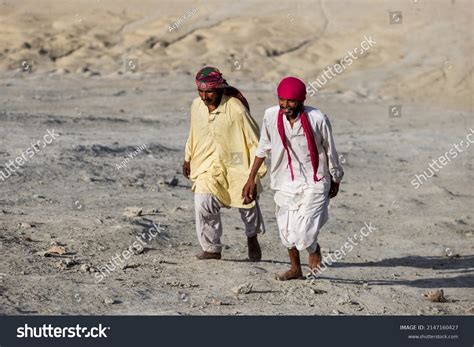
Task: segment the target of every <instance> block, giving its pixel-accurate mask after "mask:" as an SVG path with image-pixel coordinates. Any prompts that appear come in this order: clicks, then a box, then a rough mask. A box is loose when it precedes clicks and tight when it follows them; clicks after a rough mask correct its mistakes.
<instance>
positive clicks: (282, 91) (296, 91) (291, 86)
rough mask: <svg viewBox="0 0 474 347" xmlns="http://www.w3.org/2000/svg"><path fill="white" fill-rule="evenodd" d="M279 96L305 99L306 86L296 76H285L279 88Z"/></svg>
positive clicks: (290, 98)
mask: <svg viewBox="0 0 474 347" xmlns="http://www.w3.org/2000/svg"><path fill="white" fill-rule="evenodd" d="M277 93H278V96H279V97H280V98H283V99H287V100H299V101H304V100H305V99H306V86H305V85H304V83H303V81H301V80H300V79H298V78H296V77H285V78H284V79H282V80H281V82H280V84H279V85H278V89H277Z"/></svg>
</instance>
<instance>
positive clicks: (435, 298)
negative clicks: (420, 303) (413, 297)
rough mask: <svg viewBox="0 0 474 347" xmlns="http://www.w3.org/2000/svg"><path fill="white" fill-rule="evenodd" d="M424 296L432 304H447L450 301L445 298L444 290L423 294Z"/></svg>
mask: <svg viewBox="0 0 474 347" xmlns="http://www.w3.org/2000/svg"><path fill="white" fill-rule="evenodd" d="M423 296H424V297H425V298H427V299H428V300H429V301H431V302H447V301H448V300H446V298H445V297H444V291H443V290H442V289H437V290H434V291H431V292H429V293H425V294H423Z"/></svg>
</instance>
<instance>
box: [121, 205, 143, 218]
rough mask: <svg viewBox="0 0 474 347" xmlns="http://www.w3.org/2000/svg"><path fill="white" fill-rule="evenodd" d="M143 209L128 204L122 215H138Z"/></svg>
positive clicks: (128, 216)
mask: <svg viewBox="0 0 474 347" xmlns="http://www.w3.org/2000/svg"><path fill="white" fill-rule="evenodd" d="M142 212H143V209H142V208H141V207H137V206H130V207H126V208H125V212H124V213H123V215H124V216H125V217H127V218H133V217H139V216H141V215H142Z"/></svg>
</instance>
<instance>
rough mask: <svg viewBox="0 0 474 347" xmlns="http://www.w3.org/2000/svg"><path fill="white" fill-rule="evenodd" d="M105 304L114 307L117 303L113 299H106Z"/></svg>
mask: <svg viewBox="0 0 474 347" xmlns="http://www.w3.org/2000/svg"><path fill="white" fill-rule="evenodd" d="M104 303H105V304H107V305H113V304H115V303H116V301H115V300H114V299H111V298H105V299H104Z"/></svg>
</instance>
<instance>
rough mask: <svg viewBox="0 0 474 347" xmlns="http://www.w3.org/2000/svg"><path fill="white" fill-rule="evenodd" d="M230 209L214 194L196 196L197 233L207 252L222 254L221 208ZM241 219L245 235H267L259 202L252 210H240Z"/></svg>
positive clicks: (198, 194) (256, 202)
mask: <svg viewBox="0 0 474 347" xmlns="http://www.w3.org/2000/svg"><path fill="white" fill-rule="evenodd" d="M222 207H224V208H230V207H228V206H225V205H224V204H222V203H221V202H220V201H219V199H218V198H217V197H216V196H214V195H212V194H201V193H195V194H194V209H195V212H196V232H197V236H198V240H199V243H200V244H201V247H202V249H203V250H204V251H206V252H211V253H220V252H221V250H222V244H221V236H222V220H221V212H220V211H221V208H222ZM239 212H240V218H242V221H243V222H244V224H245V235H247V237H252V236H255V235H257V234H258V233H262V234H263V233H265V225H264V223H263V217H262V212H261V211H260V206H259V205H258V201H257V200H256V201H255V206H254V207H252V208H239Z"/></svg>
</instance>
